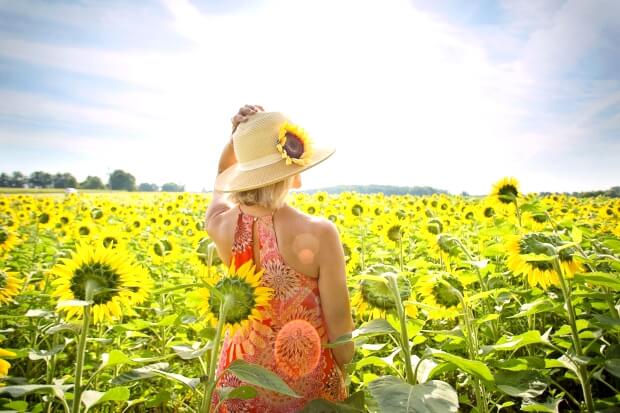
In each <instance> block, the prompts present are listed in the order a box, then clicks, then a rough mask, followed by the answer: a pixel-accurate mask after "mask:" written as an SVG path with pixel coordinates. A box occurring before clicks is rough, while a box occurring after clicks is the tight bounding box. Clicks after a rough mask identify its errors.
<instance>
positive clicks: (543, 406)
mask: <svg viewBox="0 0 620 413" xmlns="http://www.w3.org/2000/svg"><path fill="white" fill-rule="evenodd" d="M560 403H562V399H557V400H555V399H548V400H547V401H546V402H545V403H538V402H535V401H532V400H529V399H524V400H523V403H522V404H521V411H522V412H547V413H560Z"/></svg>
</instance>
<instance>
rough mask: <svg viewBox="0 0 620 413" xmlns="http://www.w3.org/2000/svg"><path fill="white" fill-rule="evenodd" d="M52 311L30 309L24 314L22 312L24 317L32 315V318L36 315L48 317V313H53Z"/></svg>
mask: <svg viewBox="0 0 620 413" xmlns="http://www.w3.org/2000/svg"><path fill="white" fill-rule="evenodd" d="M53 314H54V313H53V312H52V311H48V310H41V309H38V308H36V309H34V308H33V309H31V310H28V311H26V314H24V317H33V318H37V317H48V316H50V315H53Z"/></svg>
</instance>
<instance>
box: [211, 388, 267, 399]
mask: <svg viewBox="0 0 620 413" xmlns="http://www.w3.org/2000/svg"><path fill="white" fill-rule="evenodd" d="M219 394H220V400H221V401H224V400H232V399H240V400H248V399H253V398H254V397H256V395H257V394H258V392H257V391H256V389H255V388H254V387H252V386H239V387H223V388H221V389H219Z"/></svg>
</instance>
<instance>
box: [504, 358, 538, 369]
mask: <svg viewBox="0 0 620 413" xmlns="http://www.w3.org/2000/svg"><path fill="white" fill-rule="evenodd" d="M497 367H498V368H500V369H502V370H510V371H527V370H531V369H544V368H545V360H543V359H541V358H540V357H535V356H528V357H521V358H514V359H510V360H505V361H502V362H500V363H497Z"/></svg>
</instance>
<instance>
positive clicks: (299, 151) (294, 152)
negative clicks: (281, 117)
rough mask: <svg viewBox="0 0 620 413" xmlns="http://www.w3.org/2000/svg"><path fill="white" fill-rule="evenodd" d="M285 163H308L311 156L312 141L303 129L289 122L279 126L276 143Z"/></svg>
mask: <svg viewBox="0 0 620 413" xmlns="http://www.w3.org/2000/svg"><path fill="white" fill-rule="evenodd" d="M276 148H277V149H278V152H280V154H281V155H282V159H286V164H287V165H290V164H293V163H294V164H296V165H301V166H304V165H308V164H309V163H310V158H311V157H312V141H311V140H310V137H309V136H308V134H307V133H306V131H305V130H303V129H302V128H300V127H299V126H297V125H294V124H292V123H290V122H284V123H283V124H282V126H280V131H279V133H278V141H277V144H276Z"/></svg>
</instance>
